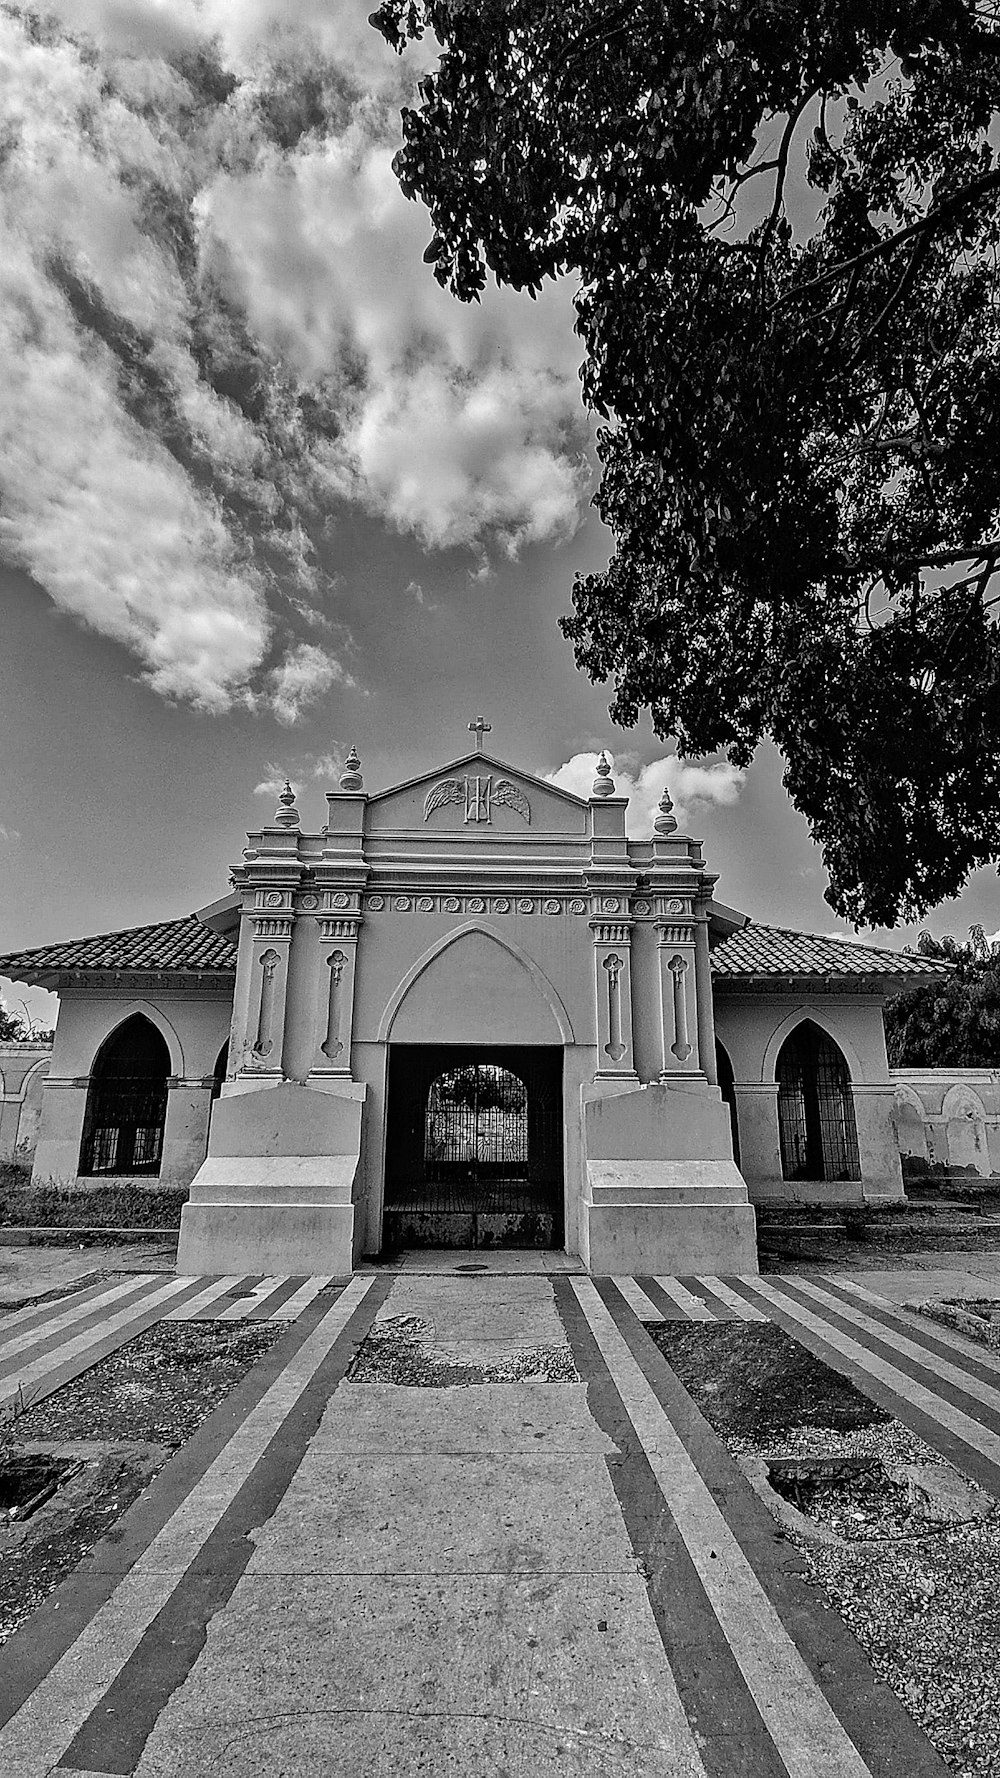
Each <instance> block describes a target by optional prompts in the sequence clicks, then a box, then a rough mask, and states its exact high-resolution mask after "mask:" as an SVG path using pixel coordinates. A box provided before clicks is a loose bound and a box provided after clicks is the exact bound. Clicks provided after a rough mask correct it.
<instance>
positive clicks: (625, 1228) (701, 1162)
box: [580, 1081, 757, 1275]
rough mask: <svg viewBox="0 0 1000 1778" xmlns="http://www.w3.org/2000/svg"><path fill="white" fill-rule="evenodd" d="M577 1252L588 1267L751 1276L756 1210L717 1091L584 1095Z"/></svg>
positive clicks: (659, 1088)
mask: <svg viewBox="0 0 1000 1778" xmlns="http://www.w3.org/2000/svg"><path fill="white" fill-rule="evenodd" d="M583 1111H584V1141H585V1154H586V1173H585V1182H584V1195H583V1204H582V1206H581V1209H582V1217H581V1241H580V1249H581V1257H582V1258H583V1260H584V1261H585V1263H586V1265H587V1266H588V1268H589V1269H590V1271H591V1272H594V1273H597V1274H602V1273H632V1274H639V1275H642V1274H647V1275H648V1274H654V1275H655V1274H656V1273H667V1274H669V1273H673V1274H675V1275H676V1274H677V1273H690V1272H695V1273H702V1274H708V1275H714V1274H717V1273H719V1272H736V1273H744V1274H747V1273H754V1272H756V1271H757V1240H756V1224H755V1218H754V1212H753V1210H752V1208H751V1206H750V1204H749V1202H748V1199H747V1189H746V1184H745V1182H744V1180H743V1176H742V1174H741V1173H740V1170H739V1168H738V1167H737V1165H736V1163H735V1161H734V1160H733V1152H732V1136H731V1128H730V1121H729V1111H728V1107H727V1106H726V1105H725V1104H724V1103H723V1100H722V1096H721V1094H720V1093H719V1090H718V1088H717V1087H711V1086H709V1085H707V1084H706V1083H704V1082H702V1083H696V1082H692V1081H684V1082H681V1081H678V1082H676V1083H674V1082H670V1083H663V1084H659V1085H651V1086H646V1087H642V1088H640V1089H639V1090H638V1091H636V1092H633V1093H617V1094H615V1095H614V1096H609V1097H603V1096H602V1097H595V1098H590V1099H585V1103H584V1108H583Z"/></svg>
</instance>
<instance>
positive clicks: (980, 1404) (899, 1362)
mask: <svg viewBox="0 0 1000 1778" xmlns="http://www.w3.org/2000/svg"><path fill="white" fill-rule="evenodd" d="M785 1291H786V1295H787V1296H788V1297H789V1298H790V1299H791V1300H793V1301H795V1302H797V1303H802V1304H803V1305H804V1307H805V1308H807V1309H811V1308H816V1309H817V1310H818V1311H819V1312H820V1313H821V1314H822V1315H823V1316H824V1318H825V1320H826V1321H827V1322H828V1323H829V1324H830V1326H831V1327H836V1328H838V1329H839V1331H840V1332H841V1333H845V1334H847V1335H848V1337H849V1338H851V1339H855V1340H858V1341H859V1342H860V1343H861V1344H862V1345H863V1346H864V1348H865V1350H866V1351H868V1352H871V1353H873V1354H874V1355H875V1356H876V1357H878V1358H882V1359H884V1360H885V1361H886V1362H887V1363H888V1364H891V1365H894V1366H895V1368H896V1370H898V1371H900V1372H901V1373H902V1375H903V1376H904V1377H908V1378H909V1379H910V1381H911V1382H913V1383H916V1384H921V1385H923V1386H925V1387H927V1388H930V1389H931V1390H933V1392H934V1394H935V1395H936V1396H937V1397H938V1399H939V1400H940V1401H944V1402H949V1403H950V1404H951V1406H952V1407H953V1408H957V1409H958V1411H959V1412H960V1413H963V1414H967V1415H968V1416H969V1418H970V1419H971V1420H973V1421H974V1422H975V1424H976V1425H977V1426H979V1427H981V1428H984V1429H985V1430H986V1431H987V1432H992V1433H994V1434H995V1435H997V1437H998V1438H1000V1411H998V1410H997V1408H996V1407H994V1406H992V1405H991V1404H990V1403H989V1402H984V1401H982V1400H980V1398H979V1396H980V1392H982V1391H983V1390H984V1388H985V1385H983V1384H981V1383H975V1384H974V1388H975V1393H973V1386H969V1387H966V1386H965V1385H964V1384H957V1383H953V1382H951V1381H950V1380H949V1378H948V1377H946V1376H943V1375H941V1374H940V1371H939V1369H937V1368H936V1367H935V1366H934V1365H933V1364H925V1363H924V1362H923V1360H922V1359H914V1358H911V1357H910V1356H909V1354H908V1353H907V1352H905V1351H904V1350H903V1345H904V1341H903V1339H902V1338H901V1336H900V1335H899V1334H898V1333H897V1332H896V1331H895V1329H893V1330H891V1331H890V1330H889V1329H887V1328H883V1327H881V1326H880V1325H879V1324H878V1323H877V1322H874V1323H873V1324H872V1327H871V1328H870V1329H869V1328H866V1327H864V1326H862V1325H860V1323H859V1322H858V1320H856V1319H855V1318H854V1317H853V1316H852V1315H851V1314H850V1313H849V1312H846V1311H847V1305H846V1304H841V1303H839V1302H835V1303H833V1304H832V1305H828V1304H827V1303H824V1302H820V1301H817V1299H816V1298H814V1297H812V1296H810V1295H809V1293H808V1292H807V1291H801V1290H799V1289H798V1279H794V1280H793V1279H787V1280H786V1281H785ZM842 1309H843V1310H845V1313H843V1314H842V1313H841V1310H842Z"/></svg>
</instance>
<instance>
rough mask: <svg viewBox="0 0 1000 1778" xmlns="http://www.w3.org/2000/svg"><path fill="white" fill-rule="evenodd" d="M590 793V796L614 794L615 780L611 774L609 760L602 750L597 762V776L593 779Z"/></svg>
mask: <svg viewBox="0 0 1000 1778" xmlns="http://www.w3.org/2000/svg"><path fill="white" fill-rule="evenodd" d="M590 794H591V796H614V794H615V781H614V779H613V778H612V776H611V761H610V759H609V758H608V756H607V754H606V753H605V752H603V751H602V753H601V757H600V759H599V760H598V762H597V777H596V778H595V779H594V786H593V789H592V790H591V792H590Z"/></svg>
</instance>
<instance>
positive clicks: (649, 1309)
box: [611, 1278, 666, 1321]
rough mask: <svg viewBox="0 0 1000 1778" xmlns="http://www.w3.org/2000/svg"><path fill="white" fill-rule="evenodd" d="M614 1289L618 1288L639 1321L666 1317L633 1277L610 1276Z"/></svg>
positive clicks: (660, 1319) (658, 1319) (661, 1319)
mask: <svg viewBox="0 0 1000 1778" xmlns="http://www.w3.org/2000/svg"><path fill="white" fill-rule="evenodd" d="M611 1282H612V1284H613V1285H614V1287H615V1289H616V1290H620V1291H621V1293H622V1296H623V1297H624V1298H625V1301H626V1302H627V1303H628V1306H629V1308H630V1309H634V1310H635V1312H636V1314H637V1315H638V1317H639V1320H640V1321H664V1320H665V1319H666V1317H665V1316H664V1314H663V1311H662V1309H658V1308H657V1307H656V1304H655V1303H654V1302H653V1300H652V1298H651V1297H648V1296H647V1295H646V1292H645V1291H644V1290H641V1289H640V1287H639V1285H638V1284H637V1283H636V1281H635V1279H634V1278H612V1280H611Z"/></svg>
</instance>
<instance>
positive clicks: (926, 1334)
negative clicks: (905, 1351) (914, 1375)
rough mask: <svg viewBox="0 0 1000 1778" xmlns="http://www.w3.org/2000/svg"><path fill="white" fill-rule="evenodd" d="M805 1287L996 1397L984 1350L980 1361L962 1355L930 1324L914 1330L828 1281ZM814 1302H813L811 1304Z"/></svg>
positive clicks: (996, 1383) (999, 1376)
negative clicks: (942, 1361)
mask: <svg viewBox="0 0 1000 1778" xmlns="http://www.w3.org/2000/svg"><path fill="white" fill-rule="evenodd" d="M809 1283H810V1284H816V1285H818V1286H819V1288H820V1290H827V1291H829V1293H830V1295H831V1296H835V1297H837V1299H838V1301H840V1302H842V1303H845V1304H846V1305H847V1306H848V1307H849V1308H851V1309H854V1310H855V1311H856V1312H857V1314H859V1315H867V1316H868V1318H869V1320H871V1321H878V1322H880V1323H881V1324H882V1326H883V1327H888V1328H890V1329H891V1330H892V1332H893V1333H894V1334H902V1335H903V1336H904V1337H905V1338H906V1339H908V1340H912V1342H913V1344H914V1345H915V1346H923V1347H924V1349H925V1350H926V1351H927V1352H933V1353H934V1354H935V1356H936V1357H937V1358H944V1359H946V1360H947V1362H948V1363H949V1364H953V1365H954V1366H955V1369H956V1370H960V1371H967V1372H968V1374H969V1376H970V1377H977V1378H978V1379H979V1381H980V1383H988V1384H989V1386H990V1388H991V1389H996V1390H997V1391H998V1393H1000V1365H998V1364H996V1363H994V1364H993V1365H990V1364H988V1363H987V1362H986V1351H987V1349H986V1348H984V1349H983V1357H982V1358H979V1357H978V1356H977V1354H976V1353H975V1352H966V1350H965V1348H964V1347H963V1346H952V1345H949V1343H948V1341H947V1340H946V1339H944V1338H943V1336H942V1335H941V1333H940V1332H938V1333H935V1332H934V1323H933V1322H932V1321H928V1323H927V1326H926V1328H924V1327H914V1326H913V1323H912V1321H907V1320H904V1318H903V1316H902V1315H899V1314H897V1313H895V1312H894V1310H893V1309H891V1308H883V1307H882V1306H881V1304H879V1303H869V1302H866V1301H865V1299H864V1297H860V1296H855V1295H854V1292H853V1291H850V1290H844V1289H843V1288H842V1287H841V1286H840V1285H839V1284H836V1283H835V1282H834V1281H833V1279H831V1278H821V1277H810V1278H809ZM815 1300H816V1299H815V1298H814V1299H813V1301H815ZM818 1307H819V1304H818V1303H817V1308H818ZM914 1313H915V1312H914V1311H913V1310H912V1309H911V1311H910V1314H911V1315H914ZM955 1332H956V1333H957V1334H959V1335H960V1336H961V1337H963V1338H965V1339H966V1340H969V1342H970V1344H974V1341H973V1340H972V1336H971V1335H970V1334H965V1335H961V1329H959V1328H956V1329H955Z"/></svg>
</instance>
